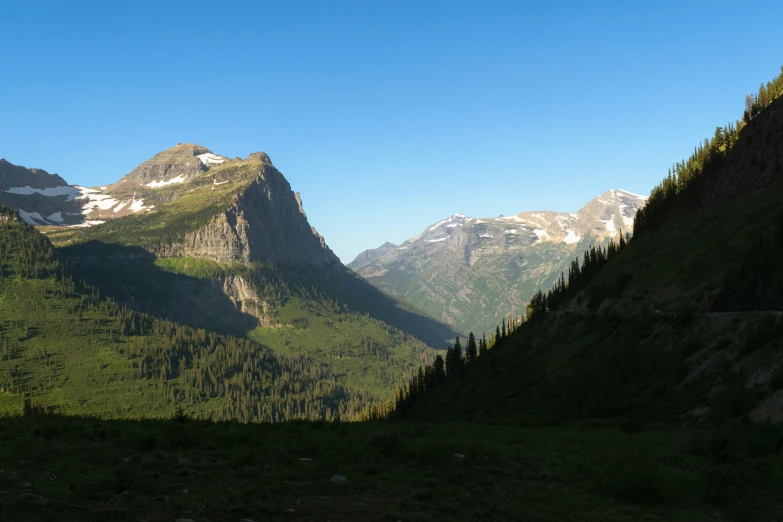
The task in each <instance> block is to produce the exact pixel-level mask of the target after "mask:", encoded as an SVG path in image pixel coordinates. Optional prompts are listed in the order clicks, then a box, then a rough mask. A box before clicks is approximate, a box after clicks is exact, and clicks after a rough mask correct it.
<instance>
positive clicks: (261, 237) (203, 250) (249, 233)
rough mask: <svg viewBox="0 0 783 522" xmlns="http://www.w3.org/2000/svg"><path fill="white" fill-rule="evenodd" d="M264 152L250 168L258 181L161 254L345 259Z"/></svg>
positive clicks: (243, 259) (227, 259) (238, 259)
mask: <svg viewBox="0 0 783 522" xmlns="http://www.w3.org/2000/svg"><path fill="white" fill-rule="evenodd" d="M258 154H263V153H258ZM258 154H257V155H256V156H255V157H256V158H258V157H259V156H258ZM263 158H265V160H264V161H262V162H261V163H252V164H250V165H248V166H247V167H246V170H253V172H250V173H249V177H251V178H252V181H250V182H249V183H248V184H247V185H246V186H245V187H244V188H243V189H242V190H241V192H239V193H238V194H237V195H236V196H235V198H234V200H233V202H232V204H231V206H230V207H229V208H228V209H226V210H225V211H224V212H221V213H220V214H218V215H216V216H215V217H214V218H213V219H212V220H211V221H210V223H209V224H208V225H206V226H204V227H202V228H199V229H197V230H194V231H192V232H188V233H187V234H186V235H185V238H184V240H183V241H182V242H180V243H174V244H171V245H164V246H163V247H162V248H161V249H160V250H159V251H158V252H157V254H158V255H162V256H167V257H178V256H185V257H201V258H206V259H212V260H214V261H217V262H219V263H226V264H232V263H291V262H297V263H308V264H316V265H327V266H335V265H339V260H338V258H337V256H335V255H334V253H333V252H332V251H331V250H330V249H329V247H328V246H326V243H325V242H324V241H323V238H322V237H321V236H320V235H319V234H318V233H317V232H316V231H315V229H314V228H312V227H311V226H310V224H309V223H308V222H307V216H306V215H305V212H304V209H303V208H302V200H301V197H300V196H299V194H297V193H294V192H293V191H292V190H291V186H290V185H289V184H288V181H287V180H286V179H285V177H283V175H282V174H281V173H280V171H278V170H277V169H276V168H275V167H274V166H273V165H272V163H271V162H270V161H269V158H268V156H266V155H263ZM245 175H247V173H246V174H245Z"/></svg>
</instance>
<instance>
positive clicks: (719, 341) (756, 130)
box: [398, 77, 783, 423]
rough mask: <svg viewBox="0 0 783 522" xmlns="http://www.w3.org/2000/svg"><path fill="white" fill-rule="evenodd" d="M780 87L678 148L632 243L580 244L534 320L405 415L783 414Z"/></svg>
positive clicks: (782, 82)
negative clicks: (585, 248) (584, 247)
mask: <svg viewBox="0 0 783 522" xmlns="http://www.w3.org/2000/svg"><path fill="white" fill-rule="evenodd" d="M782 93H783V77H778V78H776V79H775V80H774V81H773V82H770V83H768V84H767V85H766V86H764V87H763V89H762V91H761V92H760V93H759V95H757V96H755V97H753V98H751V99H750V100H749V102H748V110H747V111H746V114H745V115H744V117H743V119H742V120H740V121H738V122H737V123H736V124H731V125H729V126H727V127H726V128H719V129H718V130H717V131H716V133H715V135H714V137H713V138H711V139H709V140H706V141H705V143H704V144H703V145H700V146H699V147H697V148H696V150H695V152H694V155H693V157H691V158H689V159H688V160H685V161H682V162H678V163H677V164H676V165H675V167H674V169H673V171H672V172H670V174H669V176H668V177H667V178H666V179H665V180H664V181H663V183H662V184H661V185H660V186H659V187H656V188H655V189H654V190H653V192H652V194H651V196H650V199H649V202H648V204H647V206H646V207H645V208H644V209H642V210H641V211H640V212H639V214H638V215H637V221H636V226H637V228H636V232H635V236H634V238H633V239H632V240H631V241H630V242H629V243H628V244H627V246H624V245H623V246H622V247H620V246H618V245H613V246H612V248H611V249H609V250H608V251H606V250H598V251H597V252H596V249H592V252H590V253H589V255H586V256H585V257H584V259H582V258H581V257H580V258H579V260H578V261H577V262H576V266H574V264H572V267H571V270H570V272H571V280H569V281H567V282H566V281H564V282H562V283H559V284H558V285H556V287H555V288H554V289H553V290H552V291H550V292H549V293H548V294H539V295H538V296H534V299H532V303H533V305H532V306H531V308H530V309H529V310H528V321H527V322H525V323H524V324H522V325H521V326H520V327H519V328H517V329H516V330H515V331H514V332H513V333H512V334H511V335H509V336H506V338H504V339H502V340H500V341H499V342H498V343H497V344H496V346H495V347H494V348H492V349H490V350H489V351H487V352H486V353H485V354H482V355H480V356H479V357H477V358H475V360H473V361H468V362H467V363H464V364H463V366H461V367H460V368H461V369H460V371H459V372H456V371H455V372H453V373H454V375H452V376H451V377H444V376H443V375H442V372H441V374H440V375H439V380H441V381H443V382H441V384H440V385H438V384H437V383H434V382H432V381H433V380H434V376H435V375H436V373H437V372H434V371H429V372H428V374H429V379H425V380H426V381H427V382H430V386H429V388H430V389H431V392H429V393H422V389H421V387H420V386H418V384H416V385H415V386H414V387H413V391H414V396H419V398H416V397H414V400H412V401H402V404H401V407H400V408H399V409H398V414H400V415H402V416H407V415H413V416H423V417H432V418H440V419H445V418H464V417H465V416H467V417H469V418H473V419H485V420H491V419H494V420H500V419H519V418H523V417H525V416H530V415H532V416H537V417H544V418H563V417H638V418H645V419H648V420H653V419H658V420H666V421H677V422H687V421H708V420H709V421H715V422H717V423H721V422H723V421H725V420H726V419H750V420H754V421H766V420H772V421H776V422H780V421H782V420H783V355H782V354H783V351H782V350H783V314H781V311H783V307H782V306H781V304H783V284H781V281H782V277H781V273H782V271H783V268H781V267H783V203H782V202H783V168H782V167H781V165H783V100H781V99H780V95H781V94H782ZM580 261H581V263H580ZM452 366H453V365H452ZM462 375H464V378H463V377H462ZM418 381H419V380H416V381H415V382H416V383H417V382H418ZM424 388H425V389H426V388H427V386H426V383H425V386H424ZM421 397H423V400H422V398H421Z"/></svg>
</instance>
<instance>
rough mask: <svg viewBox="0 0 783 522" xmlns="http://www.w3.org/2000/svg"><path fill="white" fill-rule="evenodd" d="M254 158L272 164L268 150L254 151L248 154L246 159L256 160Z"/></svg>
mask: <svg viewBox="0 0 783 522" xmlns="http://www.w3.org/2000/svg"><path fill="white" fill-rule="evenodd" d="M254 159H257V160H260V161H261V163H269V164H270V165H271V164H272V160H271V159H269V155H268V154H267V153H266V152H261V151H259V152H254V153H252V154H250V155H248V157H247V159H246V161H249V160H254Z"/></svg>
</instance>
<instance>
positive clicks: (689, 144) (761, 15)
mask: <svg viewBox="0 0 783 522" xmlns="http://www.w3.org/2000/svg"><path fill="white" fill-rule="evenodd" d="M11 4H12V2H3V3H2V4H0V20H2V32H1V33H0V63H2V64H3V73H4V74H3V80H2V81H0V157H5V158H7V159H8V160H9V161H11V162H12V163H16V164H21V165H25V166H28V167H40V168H44V169H46V170H48V171H50V172H57V173H60V174H61V175H62V176H63V177H65V179H67V180H68V181H69V182H70V183H76V184H81V185H88V186H94V185H101V184H106V183H108V182H111V181H114V180H116V179H118V178H119V177H121V176H122V175H124V174H126V173H128V172H129V171H130V170H132V169H133V168H134V167H135V166H136V165H137V164H138V163H141V162H142V161H144V160H146V159H147V158H149V157H150V156H152V155H154V154H155V153H156V152H158V151H160V150H162V149H166V148H168V147H171V146H173V145H175V144H177V143H180V142H194V143H198V144H200V145H203V146H206V147H208V148H210V149H212V150H213V151H215V152H217V153H219V154H223V155H228V156H242V157H244V156H246V155H247V154H249V153H251V152H254V151H259V150H263V151H265V152H267V153H268V154H269V155H270V157H271V158H272V161H273V162H274V163H275V165H276V166H277V167H278V168H279V169H280V170H281V171H282V172H283V174H285V176H286V177H287V178H288V180H289V181H290V183H291V185H292V187H293V189H294V190H296V191H299V192H301V194H302V198H303V202H304V206H305V210H306V211H307V214H308V217H309V219H310V222H311V224H312V225H313V226H315V227H316V228H317V229H318V230H319V232H320V233H321V234H323V235H324V237H325V238H326V240H327V243H328V244H329V245H330V246H331V247H332V249H333V250H334V251H335V252H336V253H337V254H338V255H339V256H340V257H341V258H342V259H343V261H346V262H347V261H350V260H351V259H352V258H353V256H355V255H356V254H357V253H359V252H360V251H361V250H364V249H366V248H372V247H375V246H378V245H380V244H381V243H383V242H384V241H392V242H397V243H399V242H401V241H403V240H404V239H406V238H408V237H411V236H413V235H415V234H417V233H418V232H420V231H421V230H422V229H423V228H425V227H426V226H427V225H428V224H430V223H433V222H435V221H438V220H439V219H442V218H443V217H446V216H448V215H451V214H453V213H457V212H461V213H464V214H468V215H474V216H497V215H499V214H505V215H510V214H514V213H517V212H521V211H524V210H537V209H547V210H559V211H573V210H576V209H578V208H579V207H580V206H582V205H583V204H584V203H585V202H587V201H588V200H589V199H590V198H592V197H594V196H595V195H597V194H599V193H601V192H603V191H604V190H607V189H610V188H622V189H626V190H630V191H632V192H637V193H643V194H647V193H649V191H650V189H651V188H652V187H653V186H654V185H655V184H656V183H657V182H658V181H659V180H660V179H661V178H662V177H663V175H665V173H666V169H667V168H668V166H669V165H671V163H673V162H674V161H676V160H679V159H682V158H683V157H685V156H687V155H689V154H690V152H691V151H692V150H693V146H694V145H696V144H697V143H698V142H699V141H700V140H703V139H704V138H705V137H707V136H709V135H712V133H713V132H714V129H715V127H716V126H717V125H723V124H725V123H727V122H728V121H732V120H734V119H736V118H738V117H739V116H740V115H741V111H742V108H743V99H744V95H745V94H746V93H748V92H751V91H754V90H756V89H758V86H759V84H760V83H761V82H762V81H764V82H766V81H768V80H770V79H772V78H773V77H774V76H775V75H777V74H778V73H779V72H780V65H781V64H783V39H782V38H781V37H780V20H781V19H782V18H783V16H782V15H783V5H781V4H780V3H779V2H777V3H773V2H755V3H754V4H753V6H752V7H742V6H740V5H739V4H737V3H736V2H726V3H721V2H714V1H713V2H683V1H678V2H614V3H611V2H605V3H600V4H599V3H597V2H593V3H587V2H522V1H511V2H501V1H493V2H478V1H474V2H458V1H453V2H427V1H418V2H404V1H403V2H401V1H397V2H374V1H369V2H368V1H361V2H341V1H335V2H325V1H318V2H294V1H285V2H282V1H281V2H247V3H239V2H230V1H223V2H219V3H206V2H205V3H199V2H195V1H189V2H183V3H177V2H160V1H157V2H144V1H136V2H124V3H120V2H99V1H95V2H78V1H74V2H60V1H58V2H36V1H34V0H28V1H26V2H14V3H13V4H16V5H11Z"/></svg>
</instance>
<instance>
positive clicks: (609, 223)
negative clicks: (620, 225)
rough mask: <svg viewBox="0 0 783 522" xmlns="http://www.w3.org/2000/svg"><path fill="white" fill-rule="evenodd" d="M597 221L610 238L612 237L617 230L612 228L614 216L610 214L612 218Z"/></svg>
mask: <svg viewBox="0 0 783 522" xmlns="http://www.w3.org/2000/svg"><path fill="white" fill-rule="evenodd" d="M599 221H600V222H601V223H603V224H604V225H606V231H607V232H609V235H610V236H612V237H614V235H615V234H616V233H617V228H615V226H614V214H612V217H610V218H609V219H602V220H599Z"/></svg>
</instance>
